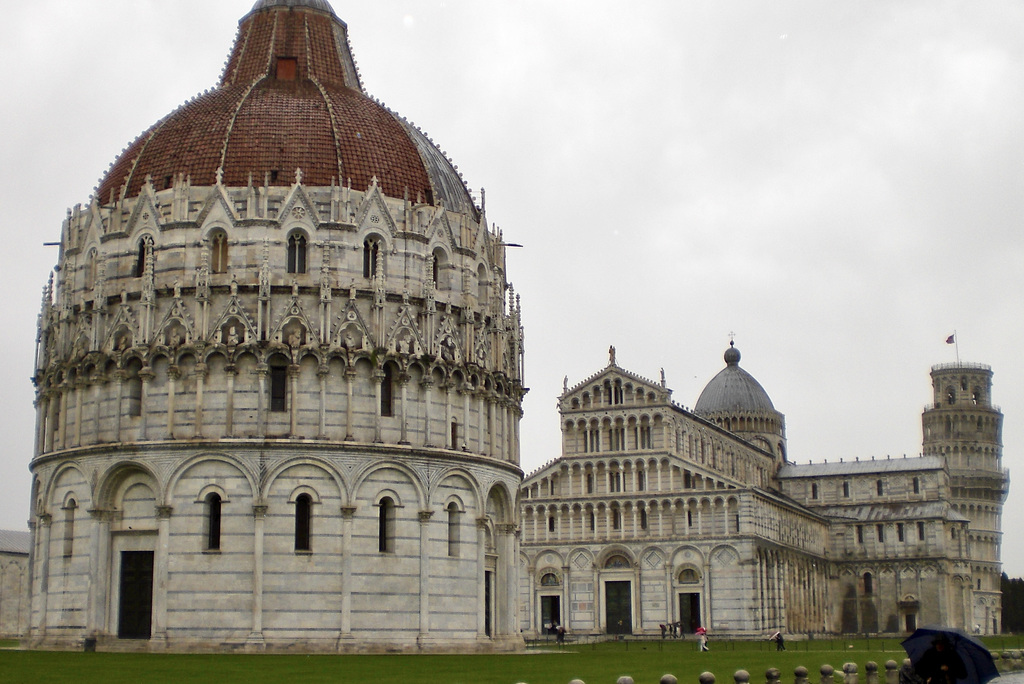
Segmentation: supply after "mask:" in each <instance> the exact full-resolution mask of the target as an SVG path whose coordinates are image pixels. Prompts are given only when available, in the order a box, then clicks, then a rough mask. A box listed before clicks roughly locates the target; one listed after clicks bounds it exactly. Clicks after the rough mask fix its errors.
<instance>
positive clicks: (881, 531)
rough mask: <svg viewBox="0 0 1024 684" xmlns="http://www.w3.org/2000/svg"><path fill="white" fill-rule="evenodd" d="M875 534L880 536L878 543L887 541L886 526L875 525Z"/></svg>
mask: <svg viewBox="0 0 1024 684" xmlns="http://www.w3.org/2000/svg"><path fill="white" fill-rule="evenodd" d="M875 533H876V534H877V535H878V541H879V542H884V541H885V526H884V525H875Z"/></svg>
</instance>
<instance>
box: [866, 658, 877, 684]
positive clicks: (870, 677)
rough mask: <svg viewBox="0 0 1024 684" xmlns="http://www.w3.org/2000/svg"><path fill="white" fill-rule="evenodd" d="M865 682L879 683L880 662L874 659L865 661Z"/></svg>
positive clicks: (870, 683)
mask: <svg viewBox="0 0 1024 684" xmlns="http://www.w3.org/2000/svg"><path fill="white" fill-rule="evenodd" d="M864 682H865V684H878V663H876V662H875V661H873V660H869V661H868V662H866V663H864Z"/></svg>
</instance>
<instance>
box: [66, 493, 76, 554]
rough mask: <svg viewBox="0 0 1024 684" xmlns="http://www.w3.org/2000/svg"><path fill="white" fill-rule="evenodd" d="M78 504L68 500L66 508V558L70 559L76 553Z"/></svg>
mask: <svg viewBox="0 0 1024 684" xmlns="http://www.w3.org/2000/svg"><path fill="white" fill-rule="evenodd" d="M76 508H78V504H77V503H76V502H75V500H74V499H68V503H67V505H66V506H64V556H65V557H68V556H71V554H73V553H74V551H75V509H76Z"/></svg>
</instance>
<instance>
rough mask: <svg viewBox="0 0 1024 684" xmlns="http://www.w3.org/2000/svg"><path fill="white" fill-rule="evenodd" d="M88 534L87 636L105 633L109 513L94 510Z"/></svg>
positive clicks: (91, 513) (108, 570) (91, 512)
mask: <svg viewBox="0 0 1024 684" xmlns="http://www.w3.org/2000/svg"><path fill="white" fill-rule="evenodd" d="M89 515H90V516H92V530H91V532H90V534H89V547H90V553H89V598H88V609H87V613H86V616H85V629H86V634H87V635H92V636H95V635H97V634H101V633H103V632H104V631H106V626H107V582H108V580H109V578H110V521H111V513H110V511H105V510H100V509H94V510H91V511H89Z"/></svg>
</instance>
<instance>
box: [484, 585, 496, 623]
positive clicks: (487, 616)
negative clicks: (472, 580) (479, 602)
mask: <svg viewBox="0 0 1024 684" xmlns="http://www.w3.org/2000/svg"><path fill="white" fill-rule="evenodd" d="M492 584H494V573H493V572H492V571H490V570H487V571H485V572H484V634H486V635H487V636H494V635H493V634H492V633H491V629H492V628H491V601H492V600H493V599H492V596H493V591H492V588H491V585H492Z"/></svg>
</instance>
